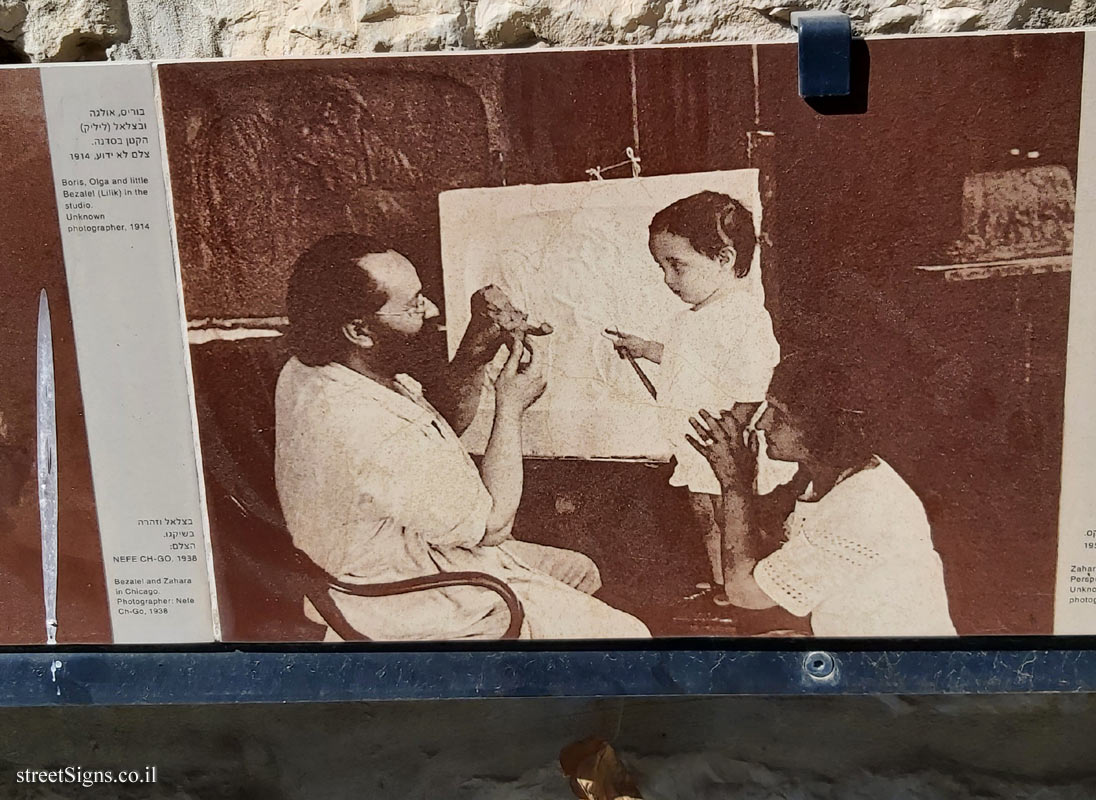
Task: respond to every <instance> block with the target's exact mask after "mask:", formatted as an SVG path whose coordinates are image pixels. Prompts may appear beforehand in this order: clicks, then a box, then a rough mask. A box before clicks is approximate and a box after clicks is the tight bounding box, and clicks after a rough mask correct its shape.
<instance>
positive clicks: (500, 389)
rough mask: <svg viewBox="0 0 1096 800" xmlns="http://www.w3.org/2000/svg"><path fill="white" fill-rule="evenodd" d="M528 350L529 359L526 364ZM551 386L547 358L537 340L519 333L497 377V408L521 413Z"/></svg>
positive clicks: (497, 411) (501, 410)
mask: <svg viewBox="0 0 1096 800" xmlns="http://www.w3.org/2000/svg"><path fill="white" fill-rule="evenodd" d="M524 352H528V353H529V360H528V361H527V362H526V363H525V364H524V365H522V363H521V358H522V354H523V353H524ZM547 387H548V377H547V375H546V374H545V371H544V362H543V359H542V358H541V356H540V355H539V353H538V352H537V350H536V348H534V347H533V343H532V342H529V341H526V339H525V335H524V334H518V335H517V336H516V337H515V338H514V342H513V344H511V345H510V356H509V357H508V358H507V359H506V366H504V367H503V368H502V372H501V373H499V376H498V378H497V379H496V380H495V410H496V413H499V412H503V413H505V412H511V411H512V412H515V413H517V414H518V415H520V414H521V413H522V412H524V411H525V409H527V408H529V406H531V405H533V403H535V402H536V401H537V399H538V398H539V397H540V396H541V395H542V394H544V390H545V389H546V388H547Z"/></svg>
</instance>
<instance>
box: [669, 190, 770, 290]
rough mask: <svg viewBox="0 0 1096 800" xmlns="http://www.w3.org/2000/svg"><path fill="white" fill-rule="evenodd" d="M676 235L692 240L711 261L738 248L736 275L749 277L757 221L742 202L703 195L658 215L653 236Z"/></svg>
mask: <svg viewBox="0 0 1096 800" xmlns="http://www.w3.org/2000/svg"><path fill="white" fill-rule="evenodd" d="M659 233H672V234H674V235H675V236H680V237H682V238H684V239H688V240H689V243H690V244H691V245H692V246H693V249H694V250H696V251H697V252H698V253H700V254H702V255H705V256H707V257H708V258H719V253H720V251H722V250H723V248H724V247H726V246H727V245H730V246H731V247H733V248H734V253H735V256H734V264H733V267H734V274H735V277H736V278H742V277H745V275H746V274H747V273H748V272H749V271H750V264H752V263H753V254H754V250H755V249H756V247H757V234H756V233H755V232H754V218H753V214H751V213H750V211H749V209H747V208H746V207H745V206H744V205H742V204H741V203H740V202H738V201H737V200H735V199H734V198H733V197H730V196H729V195H725V194H720V193H719V192H707V191H706V192H699V193H697V194H694V195H690V196H689V197H685V198H683V199H681V200H678V201H677V202H675V203H673V204H671V205H668V206H666V208H664V209H662V210H661V211H659V212H658V213H657V214H655V216H654V219H652V220H651V227H650V236H651V237H652V238H653V237H654V236H655V235H656V234H659Z"/></svg>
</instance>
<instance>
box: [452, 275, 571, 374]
mask: <svg viewBox="0 0 1096 800" xmlns="http://www.w3.org/2000/svg"><path fill="white" fill-rule="evenodd" d="M470 309H471V314H472V316H471V318H470V319H469V321H468V328H467V329H466V330H465V332H464V338H463V339H461V343H460V347H459V348H458V354H459V355H460V356H462V357H463V358H465V359H467V360H468V362H469V363H472V364H480V365H482V364H487V363H489V362H490V361H491V360H492V359H493V358H494V357H495V354H496V353H498V351H499V348H500V347H502V346H503V345H504V344H506V345H509V344H512V343H513V341H514V340H515V339H516V338H517V337H519V336H525V335H532V336H547V335H548V334H550V333H552V326H551V325H549V324H548V323H546V322H542V323H540V324H539V325H531V324H529V321H528V316H527V315H526V314H525V312H523V311H521V310H519V309H518V308H516V307H515V306H514V305H513V303H511V302H510V300H509V299H508V298H507V297H506V295H504V294H503V293H502V290H501V289H499V288H498V287H497V286H495V285H493V284H492V285H490V286H485V287H483V288H482V289H480V290H479V291H477V292H476V293H475V294H473V295H472V299H471V305H470Z"/></svg>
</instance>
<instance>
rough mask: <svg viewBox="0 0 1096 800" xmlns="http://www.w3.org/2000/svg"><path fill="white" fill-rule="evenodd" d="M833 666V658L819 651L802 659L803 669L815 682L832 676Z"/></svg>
mask: <svg viewBox="0 0 1096 800" xmlns="http://www.w3.org/2000/svg"><path fill="white" fill-rule="evenodd" d="M834 666H835V664H834V661H833V656H831V655H830V654H829V653H823V652H822V651H820V650H816V651H815V652H813V653H807V657H806V658H804V659H803V669H805V670H806V671H807V674H808V675H810V676H811V677H812V678H815V679H817V680H822V679H823V678H828V677H830V676H831V675H833V670H834Z"/></svg>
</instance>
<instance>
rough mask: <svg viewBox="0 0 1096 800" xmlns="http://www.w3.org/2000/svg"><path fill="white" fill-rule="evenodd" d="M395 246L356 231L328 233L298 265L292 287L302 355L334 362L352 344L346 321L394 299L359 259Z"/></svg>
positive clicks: (297, 348)
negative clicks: (345, 326)
mask: <svg viewBox="0 0 1096 800" xmlns="http://www.w3.org/2000/svg"><path fill="white" fill-rule="evenodd" d="M391 249H392V248H391V247H388V246H387V245H385V244H383V243H381V242H379V241H377V240H375V239H373V238H372V237H369V236H364V235H360V234H354V233H336V234H332V235H330V236H325V237H324V238H322V239H320V240H319V241H318V242H316V243H315V244H313V245H312V246H311V247H309V248H308V249H307V250H305V251H304V253H302V254H301V255H300V257H299V258H298V259H297V261H296V263H295V264H294V265H293V273H292V274H291V275H290V277H289V288H288V289H287V291H286V308H287V311H288V315H289V349H290V352H292V353H293V355H295V356H296V357H297V358H298V359H300V361H301V362H302V363H304V364H307V365H308V366H312V367H317V366H323V365H325V364H330V363H331V362H332V361H334V360H336V359H337V358H338V357H339V355H340V354H341V353H342V352H343V350H344V349H345V348H346V344H347V342H346V339H345V338H344V337H343V334H342V326H343V325H345V324H346V323H348V322H352V321H353V320H356V319H369V318H370V317H371V316H372V315H373V314H375V313H376V312H377V311H379V310H380V308H381V306H383V305H384V304H385V303H386V302H387V301H388V296H387V293H386V292H385V291H384V289H382V288H381V287H380V285H379V284H378V283H377V281H376V279H375V278H374V277H373V276H372V275H370V274H369V273H368V272H367V271H366V270H364V269H362V268H361V266H360V265H359V263H358V262H359V261H361V260H362V258H363V257H364V256H367V255H370V254H372V253H386V252H388V251H389V250H391Z"/></svg>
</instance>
